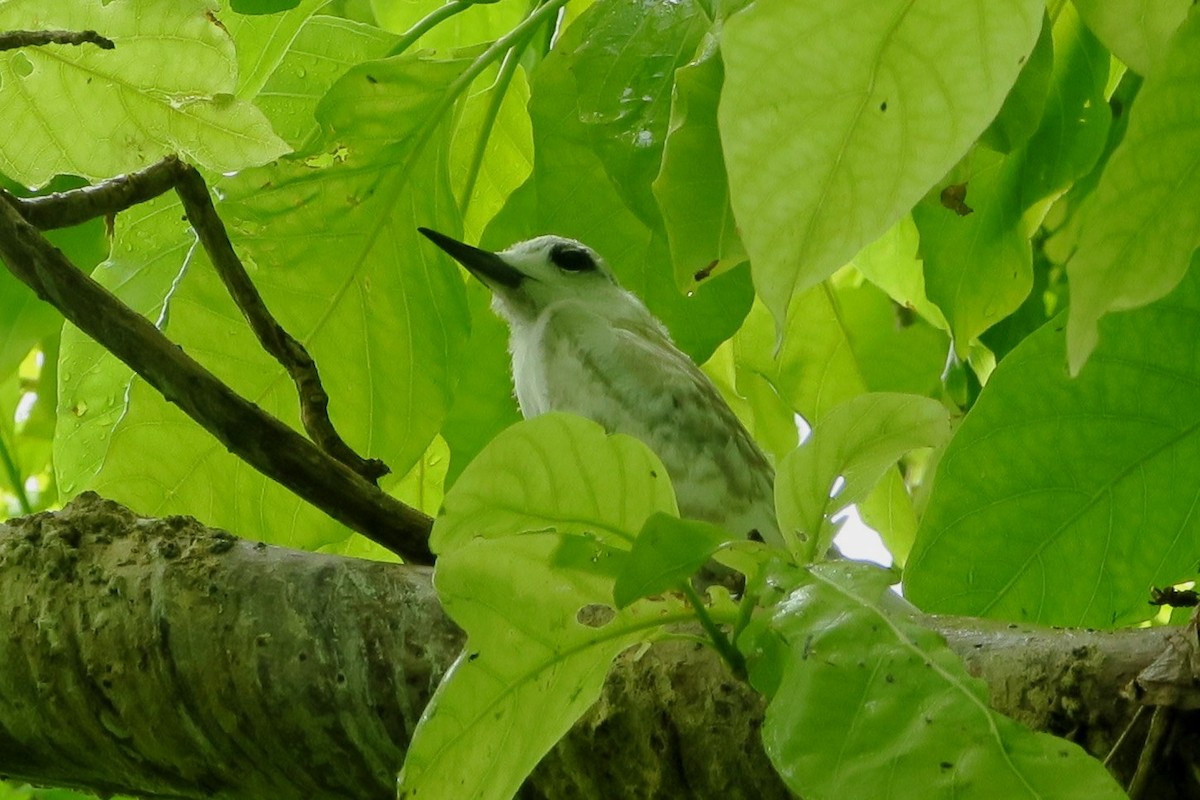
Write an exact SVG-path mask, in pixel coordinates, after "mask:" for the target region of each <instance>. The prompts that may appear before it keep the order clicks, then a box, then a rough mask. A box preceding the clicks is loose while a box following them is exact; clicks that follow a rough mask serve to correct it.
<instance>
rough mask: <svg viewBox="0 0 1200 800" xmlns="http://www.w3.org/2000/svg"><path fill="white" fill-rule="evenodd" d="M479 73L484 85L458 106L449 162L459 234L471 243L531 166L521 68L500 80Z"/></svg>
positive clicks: (526, 97) (526, 98)
mask: <svg viewBox="0 0 1200 800" xmlns="http://www.w3.org/2000/svg"><path fill="white" fill-rule="evenodd" d="M503 74H504V73H503V72H501V75H503ZM484 78H490V80H488V81H487V82H488V84H489V86H488V88H487V89H485V90H483V91H478V92H475V93H473V94H471V95H469V96H468V97H467V100H466V102H465V103H464V104H463V106H462V113H461V116H460V118H459V121H458V125H457V127H456V128H455V131H454V142H453V145H452V148H453V149H452V151H451V161H450V165H451V171H450V180H451V183H452V184H453V186H454V195H455V196H456V197H458V198H459V201H458V205H459V209H460V210H461V211H462V212H463V236H464V239H465V240H467V241H471V242H474V241H478V240H479V238H480V237H481V236H482V235H483V231H484V228H485V227H487V223H488V222H489V221H490V220H491V219H492V217H494V216H496V214H497V212H499V211H500V209H501V208H502V207H503V206H504V202H505V201H506V200H507V199H508V196H509V195H510V194H512V193H513V191H514V190H515V189H516V188H517V187H518V186H520V185H521V184H522V183H524V182H525V181H526V180H528V178H529V173H530V170H532V168H533V131H532V130H531V128H530V124H529V112H528V111H527V110H526V106H527V105H528V104H529V83H528V81H527V80H526V78H525V71H524V70H523V69H520V68H519V67H518V68H516V69H515V70H514V71H513V72H512V75H511V77H510V78H508V79H507V80H504V81H501V80H500V79H499V78H497V77H496V76H486V75H485V76H484ZM472 168H474V171H473V172H472Z"/></svg>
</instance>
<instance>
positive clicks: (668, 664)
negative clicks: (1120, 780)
mask: <svg viewBox="0 0 1200 800" xmlns="http://www.w3.org/2000/svg"><path fill="white" fill-rule="evenodd" d="M0 613H2V614H4V615H5V618H6V619H7V620H8V621H9V626H8V630H9V638H8V639H6V640H5V643H4V644H3V645H0V773H3V774H8V775H13V776H17V777H21V778H24V779H26V780H31V781H34V782H38V783H50V784H58V785H75V786H85V787H88V788H92V789H98V790H101V791H109V792H114V791H124V792H132V793H137V794H143V795H147V796H179V797H208V796H212V795H213V794H216V795H219V796H221V797H231V798H235V797H246V798H250V797H255V798H257V797H273V798H291V797H358V798H361V797H379V798H385V797H388V798H390V797H392V796H393V794H394V782H393V776H394V772H395V771H396V770H397V769H398V768H399V765H400V763H401V761H402V759H403V755H404V749H405V747H406V745H407V742H408V740H409V737H410V735H411V733H412V729H413V726H414V724H415V722H416V720H417V719H418V717H419V715H420V712H421V710H422V708H423V707H424V705H425V703H426V702H427V701H428V699H429V696H430V693H431V691H432V689H433V687H434V685H435V684H436V682H437V681H438V679H439V678H440V676H441V675H442V674H443V673H444V671H445V670H446V668H447V667H448V665H449V664H450V662H451V660H452V659H453V658H454V656H455V655H456V653H457V652H458V650H459V648H460V646H461V643H462V638H461V634H460V633H459V632H458V631H457V630H456V629H455V627H454V626H453V624H452V623H451V622H450V621H449V620H448V619H447V618H446V617H445V615H444V614H443V613H442V611H441V608H440V607H439V605H438V603H437V600H436V597H435V595H434V594H433V592H432V590H431V588H430V586H429V582H428V571H427V570H425V569H421V568H414V567H404V566H395V565H385V564H378V563H372V562H366V561H360V560H354V559H344V558H337V557H332V556H325V555H316V554H306V553H297V552H294V551H289V550H285V549H282V548H276V547H266V546H263V545H252V544H250V543H247V542H243V541H239V540H237V539H234V538H233V537H232V536H230V535H229V534H227V533H224V532H222V531H213V530H209V529H205V528H203V527H201V526H199V525H198V524H197V523H195V522H194V521H193V520H190V519H186V518H179V517H175V518H169V519H163V520H148V519H139V518H137V517H136V516H135V515H134V514H133V513H132V512H130V511H128V510H126V509H124V508H122V507H121V506H118V505H116V504H114V503H111V502H108V501H104V500H101V499H100V498H98V497H96V496H95V495H84V496H81V497H80V498H79V499H77V500H76V501H75V502H74V503H72V505H71V506H69V507H68V508H67V509H66V510H64V511H63V512H60V513H58V514H40V515H36V516H33V517H27V518H24V519H20V520H13V521H11V522H10V523H9V524H8V525H0ZM931 624H933V626H934V627H936V628H937V629H938V630H939V631H940V632H942V633H943V635H945V636H946V637H947V639H948V641H949V642H950V645H951V647H952V648H953V649H954V650H955V651H956V652H958V653H959V654H960V655H962V656H963V657H964V659H965V660H966V662H967V664H968V667H969V668H970V669H971V670H972V671H973V672H974V673H975V674H977V675H979V676H980V677H981V678H983V679H984V680H985V681H986V682H987V683H988V685H989V687H990V690H991V695H992V700H993V703H994V704H995V705H997V706H998V707H999V708H1000V709H1001V710H1003V711H1005V712H1006V713H1008V714H1010V715H1013V716H1015V717H1017V718H1018V719H1021V720H1023V721H1025V722H1026V723H1027V724H1032V725H1033V726H1035V727H1038V728H1041V729H1043V730H1051V731H1054V732H1057V733H1060V734H1065V735H1067V736H1069V737H1070V738H1073V739H1075V740H1077V741H1080V742H1081V743H1082V744H1084V745H1085V746H1086V747H1088V748H1089V749H1090V750H1091V751H1092V752H1093V753H1098V754H1099V755H1101V756H1103V755H1104V754H1105V753H1106V752H1107V751H1108V750H1109V749H1111V747H1112V743H1113V742H1114V741H1115V740H1116V738H1117V736H1118V735H1119V734H1121V732H1122V731H1123V730H1124V729H1125V727H1126V724H1127V722H1128V720H1129V719H1130V718H1131V717H1132V715H1133V711H1134V709H1135V708H1136V707H1137V704H1136V703H1135V702H1133V701H1132V700H1128V699H1123V698H1122V697H1121V690H1122V688H1123V687H1124V686H1126V685H1127V684H1128V683H1129V681H1130V679H1131V678H1132V677H1133V676H1134V675H1136V674H1137V673H1138V672H1139V671H1140V670H1141V669H1142V668H1143V667H1144V666H1145V665H1146V664H1148V663H1150V662H1151V661H1152V660H1153V659H1154V658H1155V657H1156V656H1157V655H1158V654H1159V653H1160V652H1162V651H1163V650H1164V645H1165V643H1166V641H1167V640H1168V638H1169V637H1170V636H1172V635H1173V634H1175V633H1177V632H1176V631H1172V630H1168V629H1161V628H1159V629H1146V630H1137V631H1125V632H1121V633H1115V634H1111V633H1098V632H1094V631H1082V630H1069V631H1062V630H1050V629H1045V628H1034V627H1027V626H1014V625H1002V624H994V623H981V622H980V621H978V620H967V619H940V620H933V621H932V623H931ZM1150 716H1151V715H1150V714H1145V715H1143V717H1144V718H1146V719H1148V718H1149V717H1150ZM761 719H762V702H761V699H760V698H759V697H758V696H757V695H756V694H755V693H753V692H752V691H750V690H749V689H748V688H747V687H746V686H745V685H744V684H742V683H740V682H738V681H736V680H734V679H733V678H731V677H730V675H729V673H728V671H727V670H726V669H725V668H724V667H723V665H722V664H721V662H720V661H719V660H718V659H717V658H716V656H715V655H714V654H713V653H712V652H711V651H710V650H708V649H707V648H700V647H697V646H694V645H691V644H685V643H681V642H675V643H672V644H668V645H656V646H655V647H652V648H651V649H650V650H649V651H648V652H646V653H636V654H634V653H629V654H626V656H625V657H622V658H621V659H618V663H617V665H616V667H615V668H614V670H613V672H612V675H611V676H610V678H609V681H608V684H607V686H606V689H605V693H604V696H603V698H602V699H601V701H600V702H599V703H598V704H597V705H596V706H595V707H594V708H593V709H592V711H591V712H589V714H588V715H587V717H586V718H585V719H584V720H583V721H581V722H580V724H578V725H577V726H576V727H575V729H574V730H573V731H572V733H571V734H570V735H569V736H568V737H567V738H566V739H565V740H564V741H563V742H562V743H561V744H560V745H559V746H558V747H557V748H556V749H555V750H554V751H553V752H552V753H551V754H550V755H549V756H548V757H547V758H546V759H545V760H544V761H543V763H542V764H541V766H540V767H539V768H538V770H537V771H536V772H535V773H534V775H533V777H532V778H531V779H530V781H529V782H528V783H527V785H526V787H525V789H524V790H523V794H524V796H526V797H536V798H560V797H583V798H590V797H596V798H600V797H604V798H607V797H618V796H620V797H638V798H683V797H714V798H715V797H720V798H741V797H746V798H782V797H785V796H786V792H785V791H784V789H783V787H782V786H781V784H780V783H779V780H778V778H777V777H776V776H775V774H774V772H773V771H772V770H771V768H770V766H769V765H768V763H767V761H766V758H765V756H764V754H763V752H762V748H761V744H760V743H759V739H758V725H759V723H760V722H761ZM1198 727H1200V726H1198V724H1197V720H1196V717H1195V715H1194V714H1191V713H1190V712H1181V713H1179V714H1177V715H1176V717H1175V720H1174V723H1173V727H1172V733H1171V735H1170V736H1169V737H1166V739H1169V740H1170V741H1171V742H1173V743H1174V744H1173V745H1172V747H1171V749H1170V750H1169V751H1168V752H1166V753H1164V754H1162V759H1165V760H1161V759H1160V760H1159V761H1158V763H1159V764H1160V765H1164V764H1166V765H1169V764H1171V763H1175V764H1177V766H1178V770H1173V771H1168V770H1167V769H1166V768H1165V767H1162V768H1160V771H1159V772H1158V773H1156V774H1155V775H1151V776H1150V777H1151V780H1152V781H1158V783H1157V784H1153V785H1151V786H1150V787H1149V789H1150V790H1154V789H1155V788H1157V789H1158V790H1159V791H1160V792H1165V793H1161V794H1160V795H1159V796H1164V797H1177V796H1190V795H1186V794H1181V793H1180V791H1181V790H1180V788H1179V787H1178V786H1177V787H1173V788H1172V787H1170V786H1169V784H1168V783H1164V781H1170V780H1175V779H1178V778H1179V776H1180V775H1184V776H1187V775H1188V774H1189V773H1188V770H1190V769H1191V767H1192V766H1194V764H1193V763H1192V762H1193V761H1194V753H1195V748H1194V747H1193V746H1192V745H1193V744H1194V742H1193V740H1192V738H1191V737H1194V736H1195V734H1196V731H1197V728H1198ZM1146 728H1147V725H1146V724H1145V723H1144V722H1143V723H1140V724H1139V725H1136V726H1134V728H1133V730H1132V731H1131V732H1130V735H1129V736H1128V737H1127V739H1128V742H1131V743H1127V744H1126V745H1124V746H1123V747H1122V750H1126V751H1128V752H1127V753H1126V754H1125V755H1119V756H1118V758H1116V759H1115V760H1114V767H1115V768H1116V769H1117V771H1118V773H1119V774H1121V775H1123V776H1125V777H1126V779H1127V778H1128V776H1130V775H1132V774H1133V770H1134V768H1135V767H1136V763H1137V761H1138V757H1139V752H1140V749H1141V745H1142V742H1143V741H1145V739H1146V736H1147V733H1146ZM1172 759H1174V761H1172ZM1185 779H1186V780H1194V779H1192V778H1185ZM1181 785H1182V784H1181ZM1189 785H1192V784H1189ZM1164 787H1167V788H1166V789H1164Z"/></svg>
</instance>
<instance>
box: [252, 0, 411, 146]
mask: <svg viewBox="0 0 1200 800" xmlns="http://www.w3.org/2000/svg"><path fill="white" fill-rule="evenodd" d="M395 39H396V37H395V36H392V35H391V34H388V33H385V32H384V31H381V30H379V29H378V28H374V27H371V26H369V25H363V24H360V23H356V22H351V21H350V20H346V19H340V18H338V17H325V16H318V17H312V18H311V19H309V20H308V21H307V22H306V23H305V24H304V26H303V27H302V28H300V30H299V31H298V32H297V33H296V36H295V38H294V39H293V40H292V42H291V44H290V46H289V47H288V49H287V52H286V53H285V54H284V56H283V59H282V60H281V61H280V62H279V64H278V66H277V67H276V68H275V69H274V71H272V72H271V74H270V75H269V76H268V77H267V79H266V82H265V83H264V84H263V85H262V87H261V89H260V91H259V92H258V94H257V95H256V96H255V98H254V104H255V105H256V106H258V107H259V108H260V109H262V111H263V113H264V114H266V115H267V119H269V120H271V125H272V126H273V127H274V128H275V132H276V133H277V134H279V136H281V137H282V138H283V139H284V140H285V141H286V142H287V143H288V144H290V145H292V146H293V147H298V146H300V144H301V143H303V142H304V141H305V139H306V138H307V137H308V136H310V135H313V134H315V133H316V131H317V123H316V120H315V119H314V118H313V113H314V111H315V110H316V107H317V102H318V101H319V100H320V99H321V97H323V96H324V94H325V92H326V91H328V89H329V87H330V86H332V85H333V82H334V81H336V80H337V79H338V78H340V77H341V76H342V75H343V74H345V72H346V70H348V69H349V68H350V67H351V66H353V65H354V64H357V63H359V62H361V61H367V60H370V59H372V58H379V57H380V56H382V55H384V54H385V53H386V52H387V50H388V49H389V48H390V47H391V46H392V44H393V43H394V41H395ZM239 52H241V51H240V50H239Z"/></svg>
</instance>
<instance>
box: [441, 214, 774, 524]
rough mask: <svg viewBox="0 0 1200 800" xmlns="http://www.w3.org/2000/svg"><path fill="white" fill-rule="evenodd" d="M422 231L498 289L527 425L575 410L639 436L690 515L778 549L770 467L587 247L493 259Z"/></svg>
mask: <svg viewBox="0 0 1200 800" xmlns="http://www.w3.org/2000/svg"><path fill="white" fill-rule="evenodd" d="M421 232H422V233H424V234H425V235H426V236H428V237H429V238H430V239H431V240H433V242H434V243H436V244H437V245H438V246H439V247H441V248H442V249H443V250H445V251H446V252H448V253H449V254H450V255H451V256H453V257H454V258H455V259H456V260H457V261H459V263H461V264H462V265H463V266H465V267H466V268H467V269H468V270H470V271H471V273H472V274H474V275H475V276H476V277H478V278H479V279H480V280H481V281H483V282H484V283H485V284H486V285H487V286H488V287H489V288H490V289H491V290H492V293H493V297H494V299H493V307H494V308H495V309H496V311H497V312H498V313H499V314H500V315H501V316H502V317H504V319H505V320H506V321H507V322H508V325H509V329H510V330H511V333H512V337H511V340H510V343H509V345H510V346H509V349H510V351H511V353H512V367H513V382H514V384H515V387H516V393H517V401H518V403H519V404H520V406H521V413H522V414H523V415H524V416H525V417H527V418H529V417H535V416H537V415H539V414H543V413H545V412H547V411H569V412H572V413H575V414H578V415H580V416H582V417H587V418H588V419H591V420H594V421H595V422H597V423H599V424H600V425H602V426H603V427H604V428H605V429H606V430H608V431H609V432H614V433H624V434H628V435H630V436H633V437H636V438H637V439H640V440H641V441H643V442H645V443H646V444H647V445H648V446H649V447H650V448H651V449H652V450H654V452H655V453H656V454H657V455H658V457H659V458H660V459H662V462H663V465H664V466H665V467H666V468H667V472H668V474H669V475H670V476H671V482H672V483H673V484H674V486H675V494H676V497H677V499H678V502H679V510H680V513H681V514H682V515H683V516H685V517H690V518H693V519H700V520H705V521H707V522H712V523H715V524H718V525H722V526H724V527H725V528H727V529H728V530H729V531H731V532H732V533H735V534H737V535H740V536H751V535H757V536H760V537H761V538H763V539H764V540H765V541H767V542H769V543H772V544H782V540H781V537H780V534H779V529H778V526H777V525H776V522H775V506H774V497H773V483H774V472H773V470H772V469H771V465H770V463H769V462H768V461H767V459H766V457H765V456H764V455H763V453H762V451H761V450H760V449H759V448H758V446H757V445H756V444H755V443H754V440H753V439H752V438H751V437H750V434H749V433H748V432H747V431H746V429H745V428H744V427H743V426H742V424H741V422H739V421H738V419H737V417H736V416H735V415H734V413H733V411H731V410H730V408H729V406H728V405H727V404H726V403H725V401H724V400H723V399H722V398H721V396H720V394H719V393H718V392H717V389H716V387H714V386H713V384H712V382H711V381H710V380H709V379H708V377H707V376H706V375H705V374H704V373H703V372H701V371H700V370H699V369H698V368H697V367H696V365H695V364H694V363H692V360H691V359H690V358H688V357H687V355H685V354H684V353H683V352H681V351H680V350H679V349H678V348H677V347H675V345H674V344H673V343H672V342H671V338H670V336H669V335H668V333H667V330H666V328H665V327H664V326H663V325H662V323H661V322H659V321H658V320H657V319H655V318H654V317H653V316H652V315H651V314H650V312H649V311H648V310H647V309H646V306H645V305H643V304H642V302H641V300H639V299H638V298H637V297H635V296H634V295H633V294H631V293H630V292H628V291H626V290H625V289H623V288H621V286H620V285H619V284H618V283H617V281H616V279H615V278H614V277H613V275H612V273H611V271H610V270H609V269H608V267H607V265H606V264H605V263H604V261H603V260H602V259H601V258H600V257H599V256H598V255H597V254H596V253H595V252H594V251H593V250H592V249H591V248H589V247H587V246H586V245H584V244H582V243H580V242H577V241H575V240H573V239H565V238H562V237H559V236H539V237H538V238H536V239H531V240H529V241H527V242H521V243H519V244H515V245H513V246H512V247H510V248H508V249H507V250H503V251H501V252H499V253H490V252H488V251H486V250H479V249H478V248H474V247H471V246H470V245H466V244H463V243H462V242H458V241H456V240H454V239H451V238H449V237H447V236H444V235H442V234H440V233H437V232H436V231H431V230H428V229H425V228H422V229H421Z"/></svg>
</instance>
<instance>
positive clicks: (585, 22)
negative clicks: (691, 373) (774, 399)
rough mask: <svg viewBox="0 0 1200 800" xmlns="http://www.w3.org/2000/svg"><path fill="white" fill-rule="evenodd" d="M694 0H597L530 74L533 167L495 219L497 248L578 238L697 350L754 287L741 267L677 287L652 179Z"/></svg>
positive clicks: (687, 48) (699, 354) (697, 34)
mask: <svg viewBox="0 0 1200 800" xmlns="http://www.w3.org/2000/svg"><path fill="white" fill-rule="evenodd" d="M702 17H703V15H702V14H700V13H699V12H698V11H696V9H695V8H694V7H693V2H692V0H684V1H683V2H679V3H652V4H650V5H649V6H646V7H643V6H641V5H637V4H631V3H629V2H627V1H626V0H597V2H595V3H593V4H592V5H591V6H589V7H588V9H587V11H586V12H584V13H583V14H582V15H581V16H580V17H579V18H578V19H577V20H576V21H575V22H574V23H572V24H571V26H570V27H569V28H567V30H566V31H565V32H564V33H563V34H562V36H561V38H560V39H559V40H558V42H557V44H556V45H555V47H554V49H553V50H552V51H551V52H550V54H549V55H548V56H547V57H546V58H545V60H544V61H542V62H541V63H540V64H539V65H538V67H537V69H536V70H535V71H534V72H533V74H532V76H531V81H530V83H531V88H530V91H531V95H530V103H529V113H530V118H531V120H532V123H533V137H534V169H533V173H532V175H531V176H530V179H529V180H528V181H526V182H525V183H524V184H523V185H522V186H521V187H520V188H519V189H518V190H517V191H516V192H514V193H513V194H512V196H511V197H510V198H509V201H508V203H507V204H506V205H505V207H504V210H503V211H501V212H500V214H499V215H498V216H497V217H496V218H495V219H494V220H493V221H492V224H491V225H490V226H489V227H488V229H487V231H486V233H485V235H484V237H483V245H482V246H484V247H488V248H491V249H500V248H503V247H506V246H508V245H509V244H512V243H513V242H516V241H520V240H522V239H528V238H530V237H532V236H536V235H539V234H543V233H557V234H559V235H563V236H571V237H574V238H576V239H579V240H580V241H583V242H586V243H587V244H589V245H590V246H592V247H593V248H595V249H596V251H597V252H599V253H600V254H601V255H602V256H603V257H604V258H605V260H606V261H607V262H608V263H609V265H610V266H611V267H612V268H613V271H614V272H615V273H616V275H617V277H618V279H619V280H620V281H621V284H622V285H623V286H624V287H625V288H627V289H629V290H630V291H632V292H633V293H634V294H636V295H638V297H640V298H641V299H642V300H643V301H645V303H646V305H647V306H648V307H649V308H650V310H651V312H653V313H654V315H655V316H657V317H658V318H659V319H661V320H662V321H663V323H664V324H666V326H667V327H668V328H669V329H670V331H671V335H672V336H673V338H674V339H675V342H676V344H677V345H678V346H679V347H680V349H682V350H683V351H684V352H686V353H688V354H689V355H690V356H692V357H693V358H694V359H696V361H698V362H702V361H705V360H707V358H708V357H709V355H711V354H712V351H713V350H714V349H715V348H716V346H717V345H718V344H720V343H721V342H722V341H724V340H725V339H727V338H729V336H730V335H732V333H733V332H734V331H735V330H736V329H737V326H738V324H739V323H740V321H741V319H742V317H744V316H745V314H746V311H747V309H748V308H749V307H750V303H751V300H752V298H753V288H752V286H751V285H750V280H749V275H748V273H747V272H746V271H744V270H732V271H730V272H729V273H726V274H722V275H720V276H718V277H714V278H713V279H711V280H707V281H704V282H703V283H701V284H700V285H699V287H697V289H696V291H695V292H694V293H692V294H691V295H690V296H684V295H683V294H681V293H680V291H679V288H678V286H677V284H676V282H675V276H674V270H673V268H672V265H671V254H670V248H669V247H668V245H667V235H666V231H665V229H664V228H663V225H662V220H661V217H660V215H659V213H658V209H657V203H656V201H655V199H654V194H653V192H652V189H651V183H652V181H654V179H655V178H656V177H657V175H658V173H659V169H660V162H661V157H662V148H663V142H664V140H665V138H666V135H667V128H668V124H669V118H670V97H671V91H672V85H673V80H672V76H673V74H674V70H675V68H676V67H678V66H683V65H684V64H685V63H687V60H688V59H689V58H690V57H691V56H692V54H693V53H694V52H695V47H696V45H697V43H698V42H699V41H700V38H701V36H702V35H703V18H702Z"/></svg>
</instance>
